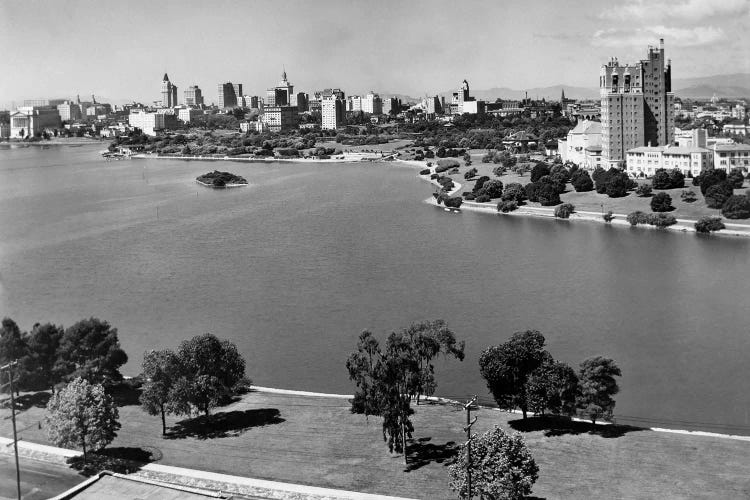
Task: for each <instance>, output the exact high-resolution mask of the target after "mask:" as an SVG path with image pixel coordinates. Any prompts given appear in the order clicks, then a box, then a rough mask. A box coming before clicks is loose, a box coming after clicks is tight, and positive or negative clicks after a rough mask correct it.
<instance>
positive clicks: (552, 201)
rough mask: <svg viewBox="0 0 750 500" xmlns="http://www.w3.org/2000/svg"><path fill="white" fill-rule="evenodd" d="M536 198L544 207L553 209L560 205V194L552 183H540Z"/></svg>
mask: <svg viewBox="0 0 750 500" xmlns="http://www.w3.org/2000/svg"><path fill="white" fill-rule="evenodd" d="M536 197H537V200H539V203H540V204H541V205H542V206H543V207H551V206H554V205H559V204H560V193H559V192H558V190H557V188H556V187H555V185H554V184H552V183H550V182H544V183H539V189H538V190H537V192H536ZM529 199H531V197H529Z"/></svg>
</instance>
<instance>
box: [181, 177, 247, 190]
mask: <svg viewBox="0 0 750 500" xmlns="http://www.w3.org/2000/svg"><path fill="white" fill-rule="evenodd" d="M195 182H196V183H198V184H200V185H201V186H205V187H207V188H211V189H225V188H237V187H247V186H249V185H250V183H248V182H246V183H244V184H224V185H223V186H221V187H219V186H214V185H213V184H209V183H207V182H203V181H199V180H198V179H195Z"/></svg>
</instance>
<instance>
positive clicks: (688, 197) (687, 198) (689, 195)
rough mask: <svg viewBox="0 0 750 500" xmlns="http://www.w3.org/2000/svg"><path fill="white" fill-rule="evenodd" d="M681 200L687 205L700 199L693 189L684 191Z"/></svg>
mask: <svg viewBox="0 0 750 500" xmlns="http://www.w3.org/2000/svg"><path fill="white" fill-rule="evenodd" d="M680 199H682V201H684V202H685V203H692V202H694V201H695V200H697V199H698V196H697V195H696V194H695V191H693V190H692V189H686V190H683V191H682V193H681V194H680Z"/></svg>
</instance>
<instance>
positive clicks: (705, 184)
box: [693, 168, 727, 196]
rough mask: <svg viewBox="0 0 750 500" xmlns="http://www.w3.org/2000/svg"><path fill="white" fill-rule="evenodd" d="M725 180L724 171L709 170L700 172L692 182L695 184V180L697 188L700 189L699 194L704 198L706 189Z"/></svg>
mask: <svg viewBox="0 0 750 500" xmlns="http://www.w3.org/2000/svg"><path fill="white" fill-rule="evenodd" d="M726 178H727V172H726V170H721V169H716V168H712V169H710V170H706V171H705V172H701V174H700V175H698V176H697V177H696V178H695V179H694V180H693V184H695V182H696V180H697V181H698V186H700V187H701V194H702V195H703V196H705V195H706V191H708V188H710V187H711V186H713V185H714V184H718V183H720V182H721V181H724V180H726Z"/></svg>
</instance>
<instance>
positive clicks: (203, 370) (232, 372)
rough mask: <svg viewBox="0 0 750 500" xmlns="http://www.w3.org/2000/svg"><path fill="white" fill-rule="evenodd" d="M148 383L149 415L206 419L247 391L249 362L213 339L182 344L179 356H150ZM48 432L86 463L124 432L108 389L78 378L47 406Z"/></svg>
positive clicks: (145, 365) (146, 370) (146, 360)
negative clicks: (227, 400)
mask: <svg viewBox="0 0 750 500" xmlns="http://www.w3.org/2000/svg"><path fill="white" fill-rule="evenodd" d="M139 378H142V379H144V380H145V381H144V383H143V386H142V388H141V394H140V402H141V405H142V407H143V409H144V410H145V411H147V412H148V413H149V414H151V415H161V421H162V435H164V434H166V421H165V415H166V414H167V413H172V414H177V415H191V414H192V413H193V410H195V411H200V412H202V413H204V414H205V415H206V416H208V414H209V410H210V408H213V407H214V406H216V405H217V404H219V403H220V401H222V399H223V398H226V397H227V396H231V395H232V394H235V393H237V392H238V391H239V390H240V388H247V387H248V386H249V384H250V381H249V380H247V379H246V378H245V360H244V359H243V358H242V356H241V355H240V354H239V352H238V351H237V347H236V346H235V345H234V344H233V343H231V342H229V341H226V340H220V339H218V338H217V337H215V336H214V335H211V334H210V333H206V334H204V335H198V336H195V337H193V338H192V339H190V340H185V341H183V342H182V343H181V344H180V346H179V348H178V350H177V352H173V351H170V350H168V349H165V350H161V351H148V352H146V353H145V355H144V358H143V373H142V375H141V376H140V377H139ZM47 411H48V413H47V416H46V418H45V421H46V429H47V435H48V437H49V439H50V441H51V442H52V443H54V444H55V445H57V446H64V447H73V448H80V449H82V450H83V460H84V463H85V462H86V454H87V452H88V451H97V450H100V449H102V448H104V447H105V446H107V445H108V444H109V443H111V442H112V440H113V439H114V438H115V437H117V431H118V430H119V429H120V423H119V412H118V409H117V405H116V404H115V401H114V399H113V398H112V396H111V395H109V394H108V391H107V390H106V388H105V385H104V384H102V383H98V382H92V381H90V380H88V379H87V378H85V377H83V376H77V377H76V378H74V379H73V380H72V381H71V382H70V383H68V384H67V385H65V386H63V387H62V388H61V389H60V390H59V391H58V392H57V393H56V394H53V395H52V397H51V398H50V400H49V402H48V403H47Z"/></svg>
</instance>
